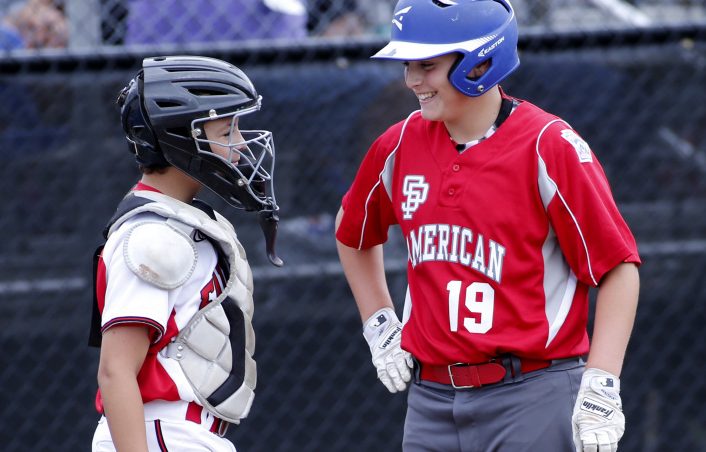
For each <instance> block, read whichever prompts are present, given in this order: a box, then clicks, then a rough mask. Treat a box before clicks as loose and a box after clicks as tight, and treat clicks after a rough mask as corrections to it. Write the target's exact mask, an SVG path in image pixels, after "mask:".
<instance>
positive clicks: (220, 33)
mask: <svg viewBox="0 0 706 452" xmlns="http://www.w3.org/2000/svg"><path fill="white" fill-rule="evenodd" d="M303 1H304V0H161V1H155V0H129V1H128V2H127V3H126V5H127V19H126V20H127V22H126V23H127V27H126V31H125V37H124V43H125V44H127V45H130V44H193V43H199V42H215V41H234V40H245V39H277V38H278V39H297V38H303V37H305V36H306V7H305V6H304V3H303Z"/></svg>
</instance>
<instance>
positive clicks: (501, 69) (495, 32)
mask: <svg viewBox="0 0 706 452" xmlns="http://www.w3.org/2000/svg"><path fill="white" fill-rule="evenodd" d="M391 30H392V31H391V33H390V42H389V44H387V45H386V46H385V47H384V48H383V49H382V50H380V51H379V52H378V53H376V54H375V55H373V57H372V58H381V59H391V60H404V61H413V60H426V59H430V58H434V57H438V56H441V55H446V54H449V53H458V54H460V57H459V59H458V61H457V62H456V64H455V65H454V66H453V67H452V68H451V71H449V81H450V82H451V84H452V85H453V86H454V87H455V88H456V89H458V90H459V91H461V92H462V93H463V94H466V95H467V96H473V97H475V96H480V95H481V94H483V93H484V92H486V91H487V90H488V89H489V88H491V87H493V86H495V85H496V84H498V83H499V82H500V81H501V80H503V79H504V78H505V77H507V76H508V75H509V74H510V73H511V72H512V71H514V70H515V69H517V67H518V66H519V65H520V59H519V57H518V55H517V19H516V17H515V11H514V9H513V8H512V5H511V4H510V2H509V1H508V0H400V1H399V2H398V3H397V5H396V6H395V11H394V16H393V18H392V27H391ZM488 60H490V62H491V64H490V67H489V68H488V70H487V71H486V72H485V74H483V75H482V76H481V77H479V78H477V79H470V78H469V77H468V74H469V73H470V72H471V70H472V69H473V68H474V67H475V66H477V65H478V64H481V63H483V62H485V61H488Z"/></svg>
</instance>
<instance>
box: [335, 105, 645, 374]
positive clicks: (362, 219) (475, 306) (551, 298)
mask: <svg viewBox="0 0 706 452" xmlns="http://www.w3.org/2000/svg"><path fill="white" fill-rule="evenodd" d="M343 209H344V215H343V217H342V221H341V224H340V226H339V228H338V232H337V238H338V240H339V241H340V242H342V243H343V244H345V245H347V246H349V247H353V248H358V249H365V248H369V247H372V246H374V245H378V244H381V243H383V242H385V241H386V240H387V233H388V228H389V226H390V225H393V224H399V225H400V227H401V231H402V234H403V236H404V238H405V240H406V242H407V249H408V284H409V295H410V300H409V301H411V303H412V309H411V314H410V317H409V320H408V321H407V323H406V324H405V327H404V330H403V335H402V347H403V348H404V349H405V350H407V351H409V352H411V353H412V354H413V355H414V356H416V357H417V358H418V359H419V360H420V361H421V362H424V363H428V364H440V365H443V364H449V363H455V362H470V363H474V362H483V361H487V360H489V359H491V358H493V357H496V356H498V355H501V354H504V353H513V354H515V355H517V356H519V357H523V358H529V359H555V358H563V357H570V356H577V355H581V354H584V353H586V352H587V351H588V337H587V333H586V324H587V317H588V290H589V287H590V286H596V285H597V284H598V283H599V282H600V280H601V278H602V276H603V275H604V274H605V273H606V272H608V271H609V270H611V269H612V268H613V267H615V266H616V265H618V264H619V263H621V262H634V263H638V264H639V262H640V260H639V256H638V254H637V246H636V244H635V239H634V238H633V236H632V234H631V232H630V230H629V229H628V226H627V225H626V223H625V221H624V220H623V218H622V217H621V215H620V213H619V211H618V209H617V207H616V205H615V202H614V200H613V197H612V194H611V191H610V187H609V185H608V182H607V180H606V177H605V174H604V171H603V169H602V167H601V165H600V164H599V162H598V161H597V159H596V156H595V155H594V154H593V153H592V151H591V149H590V148H589V147H588V145H587V144H586V142H585V141H583V140H582V139H581V138H580V137H579V135H578V134H577V133H576V132H575V131H574V130H573V129H572V128H571V127H570V126H569V125H568V124H566V123H565V122H564V121H562V120H560V119H559V118H557V117H556V116H553V115H550V114H548V113H546V112H544V111H543V110H541V109H539V108H538V107H536V106H534V105H532V104H531V103H529V102H521V103H520V104H519V106H518V107H517V108H516V109H515V111H514V112H513V113H512V114H511V115H510V116H509V117H508V119H507V120H506V121H505V122H504V123H503V124H502V125H501V126H500V128H498V130H497V131H496V132H495V133H494V134H493V135H492V136H490V137H489V138H487V139H485V140H483V141H481V142H480V143H479V144H477V145H475V146H473V147H471V148H469V149H468V150H466V151H465V152H462V153H459V152H458V151H457V150H456V148H455V146H454V143H453V142H452V140H451V138H450V137H449V134H448V132H447V130H446V128H445V126H444V124H443V122H435V121H427V120H425V119H423V118H422V116H421V114H420V113H419V112H414V113H412V114H411V115H410V116H409V117H408V118H407V119H406V120H405V121H402V122H400V123H398V124H396V125H394V126H392V127H391V128H389V129H388V130H387V131H386V132H385V133H384V134H383V135H382V136H380V137H379V138H378V139H377V140H376V141H375V143H374V144H373V145H372V146H371V148H370V150H369V151H368V153H367V155H366V156H365V158H364V160H363V162H362V164H361V167H360V169H359V171H358V174H357V176H356V178H355V180H354V182H353V184H352V186H351V188H350V190H349V191H348V193H347V194H346V195H345V196H344V199H343Z"/></svg>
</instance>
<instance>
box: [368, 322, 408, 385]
mask: <svg viewBox="0 0 706 452" xmlns="http://www.w3.org/2000/svg"><path fill="white" fill-rule="evenodd" d="M363 336H365V340H366V341H368V345H369V346H370V353H371V354H372V355H373V364H374V365H375V368H376V369H377V371H378V378H379V379H380V381H381V382H382V383H383V384H384V385H385V387H386V388H387V390H388V391H390V392H397V391H404V390H405V388H406V387H407V383H408V382H409V380H411V379H412V372H411V371H410V369H411V368H412V365H413V364H412V355H410V354H409V353H407V352H406V351H404V350H402V348H401V346H400V344H401V340H402V323H401V322H400V320H399V318H398V317H397V314H395V311H393V310H392V309H391V308H382V309H380V310H379V311H377V312H376V313H375V314H373V315H371V316H370V318H369V319H368V320H366V321H365V324H364V325H363Z"/></svg>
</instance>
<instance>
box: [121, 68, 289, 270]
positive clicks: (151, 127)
mask: <svg viewBox="0 0 706 452" xmlns="http://www.w3.org/2000/svg"><path fill="white" fill-rule="evenodd" d="M261 99H262V98H261V96H258V94H257V92H256V91H255V87H254V86H253V84H252V82H251V81H250V79H249V78H248V77H247V75H245V73H244V72H243V71H241V70H240V69H238V68H237V67H235V66H233V65H232V64H229V63H227V62H225V61H221V60H217V59H214V58H206V57H196V56H170V57H153V58H145V59H144V60H143V62H142V70H141V71H140V72H139V73H138V74H137V76H136V77H135V79H133V80H132V81H131V82H130V83H129V84H128V86H126V87H125V88H123V90H122V91H121V93H120V96H119V97H118V104H119V105H120V107H121V116H122V124H123V129H124V130H125V133H126V135H127V140H128V142H129V143H130V144H131V150H132V151H133V152H134V154H135V158H136V159H137V161H138V163H140V164H142V165H144V166H146V167H153V168H154V167H165V166H169V165H172V166H174V167H176V168H178V169H180V170H182V171H183V172H185V173H187V174H189V175H190V176H191V177H193V178H194V179H196V180H198V181H199V182H201V183H202V184H203V185H205V186H206V187H208V188H209V189H211V190H212V191H213V192H215V193H216V194H217V195H218V196H220V197H221V198H223V199H224V200H225V201H226V202H227V203H229V204H230V205H232V206H234V207H236V208H241V209H245V210H250V211H257V212H259V213H260V224H261V226H262V227H263V231H264V232H265V237H266V239H267V242H268V244H267V246H268V257H270V260H271V261H272V262H273V263H275V264H276V265H277V261H279V258H277V256H275V255H274V236H275V234H276V226H277V221H278V218H277V215H276V213H277V211H278V210H279V207H278V206H277V203H276V201H275V195H274V183H273V171H274V158H275V152H274V142H273V140H272V133H271V132H269V131H266V130H240V134H241V135H242V137H243V141H240V140H238V141H233V139H234V138H235V135H234V134H233V130H234V127H235V122H236V118H237V117H240V116H243V115H247V114H250V113H253V112H256V111H258V110H259V109H260V105H261ZM221 118H230V120H231V126H230V134H229V137H228V139H229V140H228V141H229V142H228V143H227V144H224V145H223V146H225V147H228V148H229V149H230V152H231V153H234V152H237V153H239V154H240V158H239V159H238V160H237V163H233V162H232V160H231V159H226V158H224V157H221V156H219V155H217V154H215V153H213V152H212V151H211V149H210V143H214V144H220V143H217V142H213V141H209V140H208V139H207V137H206V134H205V132H204V130H203V123H204V122H206V121H209V120H214V119H221ZM279 265H281V261H279Z"/></svg>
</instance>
